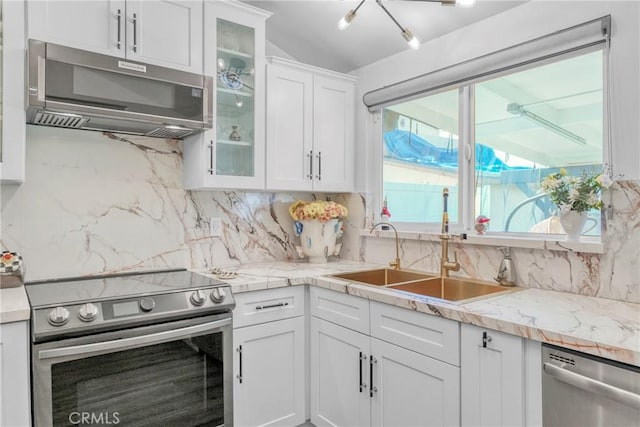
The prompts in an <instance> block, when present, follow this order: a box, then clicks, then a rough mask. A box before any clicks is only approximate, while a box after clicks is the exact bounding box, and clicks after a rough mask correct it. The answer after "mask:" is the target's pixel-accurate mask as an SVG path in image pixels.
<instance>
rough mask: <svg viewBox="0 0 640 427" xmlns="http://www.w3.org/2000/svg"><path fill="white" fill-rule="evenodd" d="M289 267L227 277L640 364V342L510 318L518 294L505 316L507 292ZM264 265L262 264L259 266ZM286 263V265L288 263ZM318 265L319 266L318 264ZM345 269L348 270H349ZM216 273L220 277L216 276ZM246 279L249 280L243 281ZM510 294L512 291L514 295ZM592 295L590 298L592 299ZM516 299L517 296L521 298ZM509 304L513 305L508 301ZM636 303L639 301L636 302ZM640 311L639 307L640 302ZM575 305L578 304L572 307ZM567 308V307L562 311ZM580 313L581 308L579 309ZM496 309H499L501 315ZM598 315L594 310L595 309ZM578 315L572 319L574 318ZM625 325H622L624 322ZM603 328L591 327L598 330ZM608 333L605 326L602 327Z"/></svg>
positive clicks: (245, 285) (241, 284)
mask: <svg viewBox="0 0 640 427" xmlns="http://www.w3.org/2000/svg"><path fill="white" fill-rule="evenodd" d="M281 264H282V265H283V266H285V267H286V268H285V269H286V270H288V271H292V272H295V273H292V274H294V275H295V277H284V276H285V275H286V272H285V273H284V274H283V271H281V270H278V265H277V263H272V264H269V265H267V266H266V267H264V268H265V269H266V270H275V271H278V276H277V277H276V276H268V275H265V276H263V277H262V278H260V277H259V275H257V274H250V275H249V276H250V280H249V281H247V278H246V277H244V278H243V277H242V276H243V274H242V270H243V266H236V267H234V268H233V270H235V271H237V272H238V273H239V275H240V276H239V277H238V278H237V279H233V280H228V281H227V283H229V284H230V285H231V286H232V290H233V292H234V293H243V292H253V291H258V290H264V289H274V288H281V287H286V286H295V285H304V284H309V285H311V286H318V287H321V288H325V289H330V290H333V291H337V292H342V293H346V294H349V295H355V296H359V297H362V298H367V299H369V300H370V301H377V302H381V303H385V304H391V305H395V306H398V307H402V308H406V309H408V310H414V311H419V312H423V313H425V314H429V315H433V316H439V317H443V318H446V319H450V320H454V321H458V322H461V323H467V324H472V325H476V326H480V327H485V328H488V329H492V330H496V331H500V332H505V333H508V334H511V335H516V336H519V337H523V338H527V339H531V340H535V341H540V342H543V343H549V344H554V345H557V346H560V347H565V348H570V349H573V350H576V351H581V352H584V353H588V354H591V355H595V356H599V357H603V358H606V359H612V360H616V361H619V362H622V363H627V364H631V365H635V366H640V346H639V347H638V348H630V347H629V346H625V345H616V344H612V343H610V342H609V343H604V342H599V341H597V340H594V339H593V338H591V337H588V336H585V335H584V334H580V333H573V332H571V331H563V330H562V329H563V328H562V327H560V326H559V327H558V329H555V328H554V327H549V325H546V326H539V325H536V322H537V321H538V319H536V318H533V317H531V316H528V315H526V314H521V313H518V315H519V317H520V319H509V318H508V316H509V315H513V312H514V311H515V312H519V309H518V307H517V305H513V304H514V301H513V298H511V300H509V302H508V303H506V302H505V305H504V308H505V309H506V308H509V309H510V310H511V312H507V310H505V314H504V315H503V316H501V313H502V312H501V308H502V307H501V300H502V301H507V300H505V299H504V298H505V296H496V297H490V298H485V299H482V300H480V301H473V302H469V303H467V304H452V303H448V302H445V301H441V300H437V299H430V298H426V297H424V298H423V297H419V296H412V295H407V294H402V293H398V292H397V291H392V290H388V289H379V288H376V287H372V286H369V285H359V284H356V283H353V282H349V281H346V280H341V279H337V278H332V277H330V275H331V274H335V272H329V273H326V272H322V274H309V275H304V273H303V271H300V270H301V269H303V268H304V267H300V268H296V267H295V266H300V265H301V264H296V265H294V266H293V268H292V266H291V265H288V264H291V263H281ZM314 267H315V266H312V265H308V266H307V267H306V268H310V269H313V268H314ZM333 267H334V268H339V269H340V270H341V271H355V270H366V269H371V268H372V267H373V268H376V267H380V266H374V265H372V264H365V263H360V264H357V263H346V264H342V263H340V264H339V265H338V263H336V264H335V265H334V266H333ZM249 268H253V269H255V268H256V266H251V267H249ZM258 268H259V267H258ZM283 268H284V267H283ZM316 268H317V267H316ZM345 269H346V270H345ZM193 271H194V272H197V273H198V272H199V273H202V271H198V270H193ZM212 277H215V276H212ZM243 279H244V280H243ZM515 294H516V293H514V294H507V295H515ZM517 294H519V295H520V297H521V298H524V299H526V298H527V297H531V298H532V299H535V298H536V297H539V296H540V295H542V296H543V297H552V298H555V297H556V296H557V295H560V296H562V295H563V293H559V292H556V291H546V290H541V289H531V288H524V289H523V290H521V291H518V292H517ZM564 295H565V296H566V295H568V298H571V299H578V300H580V301H582V300H583V299H584V301H585V304H586V302H589V301H590V302H593V300H594V298H593V297H582V296H579V295H574V294H564ZM589 298H591V300H589ZM595 300H604V299H595ZM516 303H517V301H516ZM604 303H606V304H609V305H610V304H615V303H620V304H633V303H625V302H622V301H614V300H604ZM507 304H510V305H507ZM633 305H634V306H635V305H636V304H633ZM638 306H639V310H640V305H638ZM487 307H489V309H495V312H494V313H492V314H487V312H488V311H490V310H489V309H488V308H487ZM573 308H576V307H573ZM559 311H561V312H562V310H559ZM578 312H579V310H578ZM496 313H497V314H496ZM594 315H595V314H594ZM570 320H573V319H570ZM635 326H636V331H635V333H636V334H637V329H638V325H635ZM621 329H622V327H621ZM597 332H598V331H592V333H593V334H594V335H595V334H596V333H597ZM601 332H605V331H601Z"/></svg>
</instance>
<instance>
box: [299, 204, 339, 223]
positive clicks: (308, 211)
mask: <svg viewBox="0 0 640 427" xmlns="http://www.w3.org/2000/svg"><path fill="white" fill-rule="evenodd" d="M347 213H348V211H347V208H345V207H344V206H342V205H341V204H339V203H336V202H324V201H322V200H315V201H313V202H305V201H302V200H298V201H296V202H294V203H292V204H291V206H289V214H290V215H291V218H293V219H294V220H296V221H302V220H308V219H317V220H319V221H320V222H327V221H329V220H330V219H334V218H344V217H346V216H347Z"/></svg>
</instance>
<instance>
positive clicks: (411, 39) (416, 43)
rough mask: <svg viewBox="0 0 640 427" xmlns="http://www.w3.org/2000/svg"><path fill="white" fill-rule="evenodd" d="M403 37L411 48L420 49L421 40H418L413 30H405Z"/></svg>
mask: <svg viewBox="0 0 640 427" xmlns="http://www.w3.org/2000/svg"><path fill="white" fill-rule="evenodd" d="M402 37H404V39H405V40H406V41H407V44H408V45H409V47H410V48H411V49H420V40H418V38H417V37H416V36H414V35H413V33H412V32H411V31H409V30H407V29H405V30H403V31H402Z"/></svg>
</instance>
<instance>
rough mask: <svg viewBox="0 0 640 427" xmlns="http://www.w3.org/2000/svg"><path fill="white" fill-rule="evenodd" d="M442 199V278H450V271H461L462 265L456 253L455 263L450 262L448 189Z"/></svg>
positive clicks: (454, 256) (445, 189)
mask: <svg viewBox="0 0 640 427" xmlns="http://www.w3.org/2000/svg"><path fill="white" fill-rule="evenodd" d="M442 199H443V209H442V234H440V240H442V256H441V257H440V276H441V277H449V271H458V270H460V263H459V262H458V255H457V254H456V253H455V252H454V253H453V261H449V240H450V239H451V235H450V234H449V212H448V208H447V204H448V203H447V202H448V199H449V189H448V188H444V189H443V190H442Z"/></svg>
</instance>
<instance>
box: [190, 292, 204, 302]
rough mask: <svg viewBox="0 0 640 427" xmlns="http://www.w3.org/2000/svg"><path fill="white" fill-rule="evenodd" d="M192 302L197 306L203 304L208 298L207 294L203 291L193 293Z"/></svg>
mask: <svg viewBox="0 0 640 427" xmlns="http://www.w3.org/2000/svg"><path fill="white" fill-rule="evenodd" d="M189 300H190V301H191V304H193V305H195V306H201V305H202V304H204V302H205V301H206V300H207V294H205V293H204V292H202V291H195V292H193V293H192V294H191V298H189Z"/></svg>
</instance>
